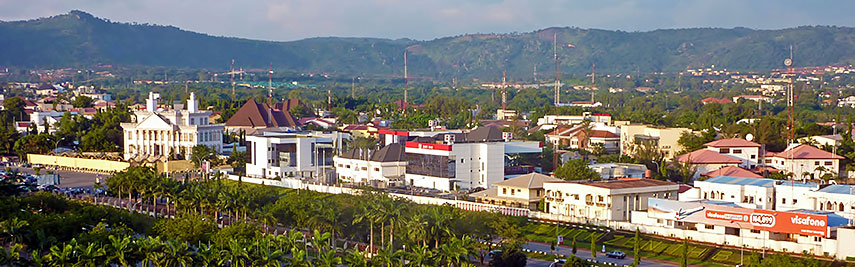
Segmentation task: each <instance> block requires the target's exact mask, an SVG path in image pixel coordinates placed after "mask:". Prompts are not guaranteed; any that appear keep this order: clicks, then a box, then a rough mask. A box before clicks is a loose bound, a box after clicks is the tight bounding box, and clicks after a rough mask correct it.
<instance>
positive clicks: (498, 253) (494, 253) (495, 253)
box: [487, 249, 502, 258]
mask: <svg viewBox="0 0 855 267" xmlns="http://www.w3.org/2000/svg"><path fill="white" fill-rule="evenodd" d="M487 255H489V256H490V258H494V257H498V256H502V251H501V250H498V249H497V250H493V251H490V252H488V253H487Z"/></svg>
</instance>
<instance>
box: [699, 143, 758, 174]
mask: <svg viewBox="0 0 855 267" xmlns="http://www.w3.org/2000/svg"><path fill="white" fill-rule="evenodd" d="M704 146H706V149H707V150H710V151H713V152H716V153H719V154H722V155H725V156H728V157H731V158H735V159H738V160H741V161H742V163H739V167H742V168H744V169H753V168H754V167H757V165H759V163H761V162H762V160H761V159H760V157H761V156H762V155H763V154H764V152H765V151H764V149H763V146H762V145H760V144H758V143H754V142H751V141H748V140H745V139H741V138H727V139H719V140H715V141H712V142H709V143H706V144H704Z"/></svg>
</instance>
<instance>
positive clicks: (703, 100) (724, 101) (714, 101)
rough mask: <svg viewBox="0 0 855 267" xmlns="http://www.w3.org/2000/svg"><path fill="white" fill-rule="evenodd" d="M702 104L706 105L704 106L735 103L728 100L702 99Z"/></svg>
mask: <svg viewBox="0 0 855 267" xmlns="http://www.w3.org/2000/svg"><path fill="white" fill-rule="evenodd" d="M701 103H704V104H707V103H719V104H727V103H733V102H732V101H730V99H727V98H715V97H707V98H704V99H702V100H701Z"/></svg>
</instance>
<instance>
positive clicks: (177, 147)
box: [121, 93, 225, 160]
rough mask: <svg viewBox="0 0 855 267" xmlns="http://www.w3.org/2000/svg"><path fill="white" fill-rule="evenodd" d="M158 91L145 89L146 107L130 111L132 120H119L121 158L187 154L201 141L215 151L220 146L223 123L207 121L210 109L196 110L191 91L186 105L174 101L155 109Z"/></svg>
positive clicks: (158, 96) (201, 143) (218, 149)
mask: <svg viewBox="0 0 855 267" xmlns="http://www.w3.org/2000/svg"><path fill="white" fill-rule="evenodd" d="M159 98H160V95H159V94H157V93H149V98H148V99H147V101H146V104H147V105H146V110H144V111H137V112H134V116H133V119H134V120H133V122H130V123H122V124H121V125H122V129H123V132H124V156H125V160H129V159H132V158H136V159H140V160H141V159H145V158H151V157H155V158H161V157H167V156H170V155H173V154H181V155H185V157H189V155H190V153H191V151H192V148H193V147H194V146H196V145H205V146H208V147H210V148H212V149H214V150H215V151H216V152H217V153H220V152H221V151H222V147H223V141H222V136H223V129H224V128H225V126H224V125H223V124H210V123H209V122H208V117H209V116H210V115H211V111H207V110H205V111H199V109H198V103H197V102H196V95H195V93H190V99H189V100H187V109H186V110H184V109H182V108H183V106H182V105H178V104H176V106H175V107H174V108H175V109H174V110H163V109H160V110H158V109H157V101H158V99H159Z"/></svg>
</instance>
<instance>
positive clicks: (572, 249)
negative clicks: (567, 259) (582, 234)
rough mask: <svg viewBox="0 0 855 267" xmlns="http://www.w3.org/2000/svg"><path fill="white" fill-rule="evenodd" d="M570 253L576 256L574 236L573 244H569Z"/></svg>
mask: <svg viewBox="0 0 855 267" xmlns="http://www.w3.org/2000/svg"><path fill="white" fill-rule="evenodd" d="M570 252H572V253H573V255H576V237H575V236H573V242H572V243H571V249H570Z"/></svg>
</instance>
